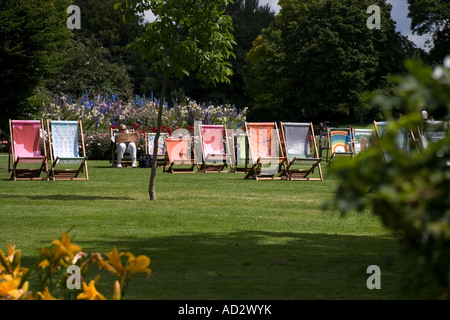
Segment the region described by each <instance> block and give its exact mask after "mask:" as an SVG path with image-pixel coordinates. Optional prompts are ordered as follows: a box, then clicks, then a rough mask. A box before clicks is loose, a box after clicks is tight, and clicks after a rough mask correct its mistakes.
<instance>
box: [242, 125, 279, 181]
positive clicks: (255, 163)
mask: <svg viewBox="0 0 450 320" xmlns="http://www.w3.org/2000/svg"><path fill="white" fill-rule="evenodd" d="M245 129H246V132H247V136H248V144H249V151H250V153H251V162H252V163H251V167H250V168H249V170H248V171H247V173H246V175H245V177H244V179H255V180H275V179H276V180H281V179H284V180H287V178H288V177H287V175H283V174H282V173H283V172H285V170H286V161H287V160H286V157H285V156H284V152H283V148H282V147H281V141H280V134H279V130H278V126H277V123H276V122H245ZM261 129H263V130H265V133H269V134H268V135H267V136H266V137H265V138H267V139H266V140H267V141H266V142H267V144H269V143H270V146H268V145H267V149H266V148H265V147H263V148H262V149H261V148H260V147H261V146H262V144H260V143H259V141H260V140H259V138H260V137H262V135H260V134H259V130H261ZM257 132H258V134H257ZM263 133H264V132H263ZM269 140H270V141H269ZM272 143H275V146H273V145H272ZM265 149H266V150H267V151H268V150H269V149H270V154H269V152H265ZM261 150H262V151H263V154H264V153H266V155H263V156H261V155H260V152H261ZM274 151H275V154H273V152H274ZM276 152H278V153H276ZM274 165H275V166H276V170H275V168H273V166H274ZM267 167H269V168H268V169H269V170H268V169H267Z"/></svg>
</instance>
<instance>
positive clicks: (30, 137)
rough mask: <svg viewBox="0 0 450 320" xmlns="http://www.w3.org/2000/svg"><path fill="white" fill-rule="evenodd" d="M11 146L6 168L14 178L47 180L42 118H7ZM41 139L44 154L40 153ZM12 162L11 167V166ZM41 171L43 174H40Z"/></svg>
mask: <svg viewBox="0 0 450 320" xmlns="http://www.w3.org/2000/svg"><path fill="white" fill-rule="evenodd" d="M9 130H10V137H11V147H10V153H9V162H8V170H9V171H12V173H11V179H14V180H49V172H48V164H47V147H46V143H45V138H44V125H43V122H42V120H9ZM41 140H42V143H43V151H44V155H42V153H41ZM11 162H12V168H11ZM42 173H44V174H45V176H41V175H42Z"/></svg>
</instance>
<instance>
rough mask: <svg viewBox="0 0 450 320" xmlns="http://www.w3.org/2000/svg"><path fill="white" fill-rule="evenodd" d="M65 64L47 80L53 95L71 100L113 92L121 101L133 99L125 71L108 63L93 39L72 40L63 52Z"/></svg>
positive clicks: (116, 64)
mask: <svg viewBox="0 0 450 320" xmlns="http://www.w3.org/2000/svg"><path fill="white" fill-rule="evenodd" d="M63 52H64V54H65V57H66V63H65V65H64V68H63V70H62V71H61V73H60V74H58V76H57V77H54V78H53V79H48V81H47V88H48V89H49V90H50V91H51V92H53V93H54V94H60V93H62V94H70V95H72V96H74V97H77V96H81V95H82V94H83V93H84V92H85V91H86V90H87V91H88V92H95V93H102V94H103V93H105V92H114V93H116V94H118V95H119V97H120V98H121V99H128V98H130V97H132V96H133V86H132V83H131V79H130V77H129V75H128V73H127V69H126V67H125V66H124V65H123V64H121V63H112V62H111V61H110V56H111V54H110V52H109V51H108V49H106V48H103V47H102V46H101V44H100V43H99V42H98V41H97V40H95V39H94V38H86V39H82V38H80V37H74V39H72V40H71V41H70V44H69V45H68V46H67V47H66V48H65V49H64V50H63Z"/></svg>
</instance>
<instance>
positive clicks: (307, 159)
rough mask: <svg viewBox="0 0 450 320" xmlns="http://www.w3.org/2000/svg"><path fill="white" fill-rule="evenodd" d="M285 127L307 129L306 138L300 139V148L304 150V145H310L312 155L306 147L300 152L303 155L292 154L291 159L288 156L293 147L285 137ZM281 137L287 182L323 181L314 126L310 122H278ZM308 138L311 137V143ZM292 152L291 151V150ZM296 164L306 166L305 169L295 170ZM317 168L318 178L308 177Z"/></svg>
mask: <svg viewBox="0 0 450 320" xmlns="http://www.w3.org/2000/svg"><path fill="white" fill-rule="evenodd" d="M286 127H293V128H295V127H299V128H308V129H309V130H308V135H307V136H306V137H300V139H301V140H302V141H301V144H300V146H302V147H303V149H305V147H304V144H305V143H308V144H309V143H310V142H311V145H312V147H313V153H310V151H309V153H308V149H309V147H306V150H302V153H303V152H304V153H303V154H292V158H291V157H290V156H289V155H290V153H289V150H290V149H291V148H292V147H293V145H292V143H293V141H290V139H289V138H288V137H287V133H286V131H287V130H286ZM280 129H281V136H282V140H281V141H282V146H283V149H284V154H285V155H286V160H287V165H286V173H287V175H288V178H289V180H298V181H323V175H322V168H321V166H320V162H321V161H322V158H320V157H319V149H318V147H317V141H316V136H315V134H314V126H313V124H312V122H309V123H296V122H280ZM309 137H311V141H309ZM291 150H292V149H291ZM297 164H302V165H307V169H300V168H295V167H294V166H295V165H297ZM316 168H317V170H318V172H319V177H318V178H316V177H308V176H309V175H310V174H313V173H314V170H315V169H316Z"/></svg>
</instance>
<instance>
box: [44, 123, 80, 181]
mask: <svg viewBox="0 0 450 320" xmlns="http://www.w3.org/2000/svg"><path fill="white" fill-rule="evenodd" d="M47 132H48V141H49V154H50V161H51V170H50V178H52V179H53V180H89V174H88V168H87V158H86V149H85V144H84V136H83V125H82V123H81V120H77V121H59V120H47ZM79 145H81V151H82V152H81V153H82V154H81V155H80V151H79V147H78V146H79ZM82 172H84V173H85V174H84V177H80V174H81V173H82Z"/></svg>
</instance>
